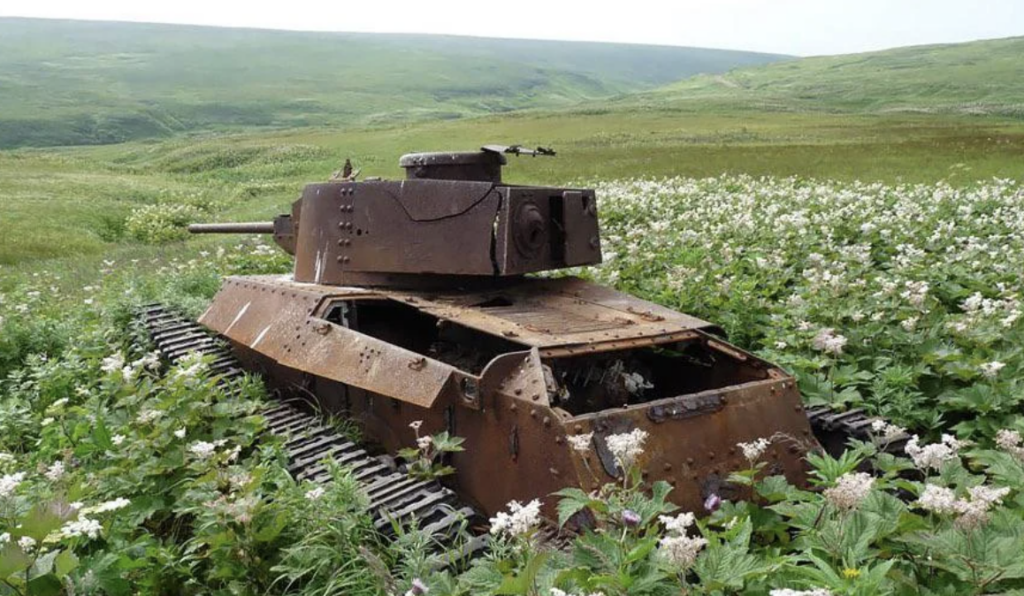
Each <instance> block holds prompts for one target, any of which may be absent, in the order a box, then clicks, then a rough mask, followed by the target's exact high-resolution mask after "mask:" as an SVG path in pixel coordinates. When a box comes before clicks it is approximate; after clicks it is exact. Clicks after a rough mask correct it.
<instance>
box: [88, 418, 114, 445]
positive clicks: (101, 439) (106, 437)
mask: <svg viewBox="0 0 1024 596" xmlns="http://www.w3.org/2000/svg"><path fill="white" fill-rule="evenodd" d="M92 440H93V442H94V443H96V445H97V446H98V447H99V448H100V449H103V450H104V451H111V450H113V449H114V443H113V441H111V440H110V431H108V430H107V425H106V424H104V423H103V419H102V418H97V420H96V427H95V428H94V429H93V431H92Z"/></svg>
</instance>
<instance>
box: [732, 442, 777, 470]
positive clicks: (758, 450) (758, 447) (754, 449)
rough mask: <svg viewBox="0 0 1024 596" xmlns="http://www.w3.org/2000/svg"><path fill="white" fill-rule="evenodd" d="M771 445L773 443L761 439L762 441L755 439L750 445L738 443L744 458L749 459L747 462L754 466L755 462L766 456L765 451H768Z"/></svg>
mask: <svg viewBox="0 0 1024 596" xmlns="http://www.w3.org/2000/svg"><path fill="white" fill-rule="evenodd" d="M771 444H772V442H771V441H770V440H768V439H766V438H764V437H761V438H760V439H755V440H753V441H751V442H749V443H736V446H737V447H739V448H740V450H741V451H743V457H745V458H747V461H749V462H750V464H751V465H753V464H754V462H756V461H757V460H758V459H760V458H761V456H762V455H764V452H765V450H766V449H768V446H769V445H771Z"/></svg>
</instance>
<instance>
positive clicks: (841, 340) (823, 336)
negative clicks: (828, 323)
mask: <svg viewBox="0 0 1024 596" xmlns="http://www.w3.org/2000/svg"><path fill="white" fill-rule="evenodd" d="M847 341H848V340H847V339H846V337H845V336H842V335H839V334H838V333H836V332H835V329H832V328H831V327H825V328H823V329H821V330H820V331H818V334H817V335H815V336H814V339H812V340H811V346H812V347H814V349H815V350H819V351H821V352H826V353H829V354H834V355H836V356H839V355H840V354H842V353H843V348H844V347H846V343H847Z"/></svg>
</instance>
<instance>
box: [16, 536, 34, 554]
mask: <svg viewBox="0 0 1024 596" xmlns="http://www.w3.org/2000/svg"><path fill="white" fill-rule="evenodd" d="M35 545H36V539H35V538H33V537H31V536H22V537H21V538H19V539H18V546H20V547H21V550H23V551H30V550H32V548H33V547H34V546H35Z"/></svg>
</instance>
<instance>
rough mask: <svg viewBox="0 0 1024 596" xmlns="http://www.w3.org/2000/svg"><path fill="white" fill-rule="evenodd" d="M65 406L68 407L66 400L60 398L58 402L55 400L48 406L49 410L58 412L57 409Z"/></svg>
mask: <svg viewBox="0 0 1024 596" xmlns="http://www.w3.org/2000/svg"><path fill="white" fill-rule="evenodd" d="M66 405H68V398H66V397H62V398H60V399H58V400H55V401H54V402H53V403H52V404H50V408H49V409H52V410H59V409H61V408H63V407H64V406H66Z"/></svg>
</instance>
